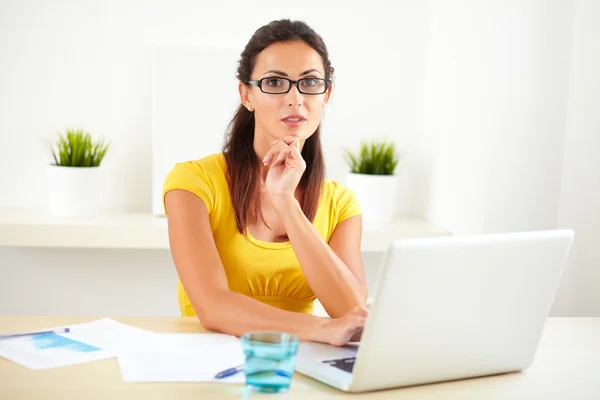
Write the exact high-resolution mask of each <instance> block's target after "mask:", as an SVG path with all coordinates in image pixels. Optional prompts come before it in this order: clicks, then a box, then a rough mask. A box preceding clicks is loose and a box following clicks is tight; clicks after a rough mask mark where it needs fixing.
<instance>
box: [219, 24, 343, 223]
mask: <svg viewBox="0 0 600 400" xmlns="http://www.w3.org/2000/svg"><path fill="white" fill-rule="evenodd" d="M296 40H302V41H304V42H305V43H306V44H308V45H309V46H311V47H312V48H313V49H314V50H315V51H316V52H317V53H318V54H319V55H320V56H321V59H322V60H323V66H324V68H325V79H327V80H329V81H332V80H333V67H332V66H331V62H330V61H329V52H328V50H327V47H326V46H325V43H324V42H323V39H322V38H321V37H320V36H319V35H318V34H317V33H316V32H315V31H314V30H312V29H311V28H310V27H309V26H308V25H307V24H306V23H304V22H302V21H291V20H289V19H282V20H279V21H272V22H270V23H269V24H267V25H265V26H263V27H261V28H259V29H258V30H257V31H256V32H255V33H254V35H252V37H251V38H250V41H249V42H248V44H247V45H246V47H245V48H244V50H243V51H242V53H241V59H240V60H239V65H238V69H237V74H236V76H237V78H238V80H239V81H240V82H242V83H244V84H248V81H249V80H250V75H251V73H252V70H253V69H254V66H255V63H256V57H257V56H258V54H259V53H260V52H261V51H262V50H264V49H265V48H266V47H267V46H269V45H271V44H273V43H276V42H287V41H296ZM223 154H224V156H225V160H226V162H227V170H228V184H229V191H230V193H231V201H232V204H233V208H234V210H235V220H236V223H237V228H238V231H239V232H240V233H242V234H245V231H246V227H247V226H248V224H249V223H254V222H257V221H259V220H263V221H264V219H263V217H262V212H261V210H260V204H259V201H258V199H259V194H260V185H259V180H260V164H259V160H258V157H257V156H256V153H255V152H254V114H253V113H251V112H250V111H248V110H247V109H246V107H244V106H243V105H242V104H240V106H239V107H238V109H237V110H236V112H235V115H234V117H233V119H232V120H231V122H230V124H229V127H228V129H227V133H226V137H225V143H224V145H223ZM302 157H303V158H304V160H305V161H306V170H305V171H304V174H303V175H302V178H301V180H300V183H299V185H298V186H299V188H300V189H301V192H302V198H301V200H300V203H301V206H302V211H303V212H304V215H306V217H307V218H308V220H309V221H311V222H312V221H313V219H314V217H315V214H316V212H317V206H318V203H319V197H320V195H321V188H322V186H323V181H324V179H325V161H324V159H323V151H322V148H321V127H320V125H319V127H317V129H316V131H315V132H314V133H313V134H312V136H310V137H309V138H308V139H307V140H306V141H305V143H304V146H303V147H302Z"/></svg>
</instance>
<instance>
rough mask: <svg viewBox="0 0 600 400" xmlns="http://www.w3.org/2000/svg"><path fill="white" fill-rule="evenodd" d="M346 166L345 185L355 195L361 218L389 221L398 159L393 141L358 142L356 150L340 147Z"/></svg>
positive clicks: (394, 191) (393, 202) (394, 194)
mask: <svg viewBox="0 0 600 400" xmlns="http://www.w3.org/2000/svg"><path fill="white" fill-rule="evenodd" d="M344 157H345V160H346V162H347V164H348V166H349V167H350V173H349V174H348V175H347V178H346V184H347V186H348V188H349V189H350V190H352V192H353V193H354V194H355V195H356V197H357V198H358V201H359V203H360V207H361V209H362V215H363V219H364V220H365V221H370V222H391V221H392V220H393V219H394V204H395V197H396V176H395V175H394V172H395V170H396V167H397V166H398V163H399V162H400V159H401V154H400V153H399V152H397V151H396V146H395V144H394V142H391V141H386V140H379V141H378V140H373V141H361V143H360V147H359V150H358V151H357V152H352V151H350V150H348V149H345V150H344Z"/></svg>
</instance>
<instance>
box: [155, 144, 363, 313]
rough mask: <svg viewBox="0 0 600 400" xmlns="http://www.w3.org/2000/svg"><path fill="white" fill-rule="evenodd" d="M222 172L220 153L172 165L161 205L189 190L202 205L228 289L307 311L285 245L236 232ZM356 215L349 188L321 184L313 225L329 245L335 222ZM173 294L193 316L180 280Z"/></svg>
mask: <svg viewBox="0 0 600 400" xmlns="http://www.w3.org/2000/svg"><path fill="white" fill-rule="evenodd" d="M226 171H227V163H226V162H225V157H224V155H223V154H222V153H217V154H212V155H209V156H207V157H204V158H202V159H199V160H193V161H186V162H180V163H177V164H175V166H174V167H173V169H172V170H171V171H170V172H169V174H168V175H167V177H166V178H165V181H164V187H163V205H164V195H165V194H166V193H167V192H168V191H169V190H172V189H184V190H187V191H190V192H191V193H194V194H195V195H197V196H198V197H199V198H200V199H202V201H204V203H205V204H206V208H207V209H208V213H209V217H210V225H211V228H212V232H213V236H214V239H215V243H216V246H217V250H218V252H219V256H220V258H221V261H222V263H223V267H224V268H225V273H226V275H227V282H228V285H229V289H230V290H232V291H235V292H238V293H242V294H245V295H247V296H250V297H253V298H255V299H257V300H259V301H262V302H264V303H266V304H270V305H272V306H275V307H278V308H281V309H284V310H289V311H296V312H303V313H311V312H312V310H313V305H314V300H315V295H314V293H313V292H312V290H311V289H310V287H309V285H308V283H307V281H306V278H305V277H304V273H303V272H302V268H301V267H300V264H299V263H298V259H297V258H296V255H295V253H294V250H293V248H292V245H291V243H290V242H289V241H287V242H264V241H261V240H258V239H255V238H254V237H252V235H251V234H250V232H249V231H246V236H244V235H242V234H240V233H239V232H238V230H237V225H236V222H235V213H234V210H233V205H232V203H231V196H230V193H229V187H228V185H227V178H226ZM165 212H166V209H165ZM360 213H361V211H360V207H359V204H358V201H357V199H356V197H355V196H354V194H353V193H352V192H351V191H350V190H349V189H347V188H345V187H344V186H342V185H340V184H339V183H338V182H336V181H331V180H325V182H324V186H323V190H322V193H321V197H320V199H319V205H318V208H317V212H316V215H315V218H314V221H313V225H314V227H315V228H316V230H317V231H318V232H319V234H320V235H321V237H322V238H323V239H324V240H325V241H326V242H329V239H330V238H331V235H332V234H333V231H334V230H335V227H336V226H337V224H339V223H340V222H342V221H344V220H345V219H347V218H350V217H352V216H354V215H359V214H360ZM177 292H178V300H179V307H180V310H181V315H183V316H193V315H196V313H195V311H194V308H193V307H192V304H191V302H190V299H189V298H188V296H187V294H186V293H185V290H184V288H183V286H182V284H181V281H179V282H178V287H177Z"/></svg>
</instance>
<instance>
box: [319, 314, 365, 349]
mask: <svg viewBox="0 0 600 400" xmlns="http://www.w3.org/2000/svg"><path fill="white" fill-rule="evenodd" d="M368 309H369V306H368V305H367V306H360V307H357V308H355V309H354V310H352V311H351V312H349V313H348V314H346V315H344V316H343V317H341V318H334V319H330V320H327V321H326V322H325V323H324V324H323V325H322V326H321V327H320V328H319V329H317V331H316V332H315V338H314V341H316V342H322V343H328V344H331V345H334V346H343V345H345V344H347V343H348V342H356V341H359V340H360V338H361V335H362V331H363V328H364V326H365V322H366V321H367V315H368Z"/></svg>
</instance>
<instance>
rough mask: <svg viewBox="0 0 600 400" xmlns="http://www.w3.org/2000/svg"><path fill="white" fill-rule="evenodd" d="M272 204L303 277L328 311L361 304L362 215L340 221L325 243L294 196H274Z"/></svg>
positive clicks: (364, 291)
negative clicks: (280, 220)
mask: <svg viewBox="0 0 600 400" xmlns="http://www.w3.org/2000/svg"><path fill="white" fill-rule="evenodd" d="M273 204H274V205H275V208H276V209H277V210H278V213H279V215H280V217H281V218H282V219H283V222H284V226H285V230H286V232H287V235H288V237H289V238H290V241H291V243H292V247H293V248H294V251H295V253H296V257H297V258H298V261H299V262H300V266H301V267H302V271H303V272H304V276H305V277H306V280H307V282H308V284H309V286H310V288H311V289H312V290H313V292H314V293H315V295H316V296H317V298H318V299H319V301H320V302H321V304H322V305H323V308H325V310H326V311H327V313H328V314H329V315H330V316H331V317H333V318H337V317H340V316H343V315H345V314H347V313H348V312H350V311H351V310H353V309H355V308H356V307H359V306H362V305H364V304H365V303H366V300H367V284H366V279H365V275H364V267H363V264H362V256H361V253H360V248H361V236H362V218H361V217H360V216H354V217H350V218H348V219H346V220H345V221H342V222H341V223H340V224H339V225H338V226H337V227H336V229H335V231H334V233H333V235H332V236H331V239H330V241H329V244H327V242H325V240H323V238H322V237H321V236H320V235H319V233H318V232H317V230H316V229H315V227H314V226H313V225H312V223H311V222H310V221H309V220H308V219H307V218H306V216H305V215H304V213H303V212H302V208H301V207H300V204H299V203H298V201H297V200H296V198H295V197H293V196H292V195H281V196H279V197H277V196H276V198H275V199H274V202H273Z"/></svg>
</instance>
